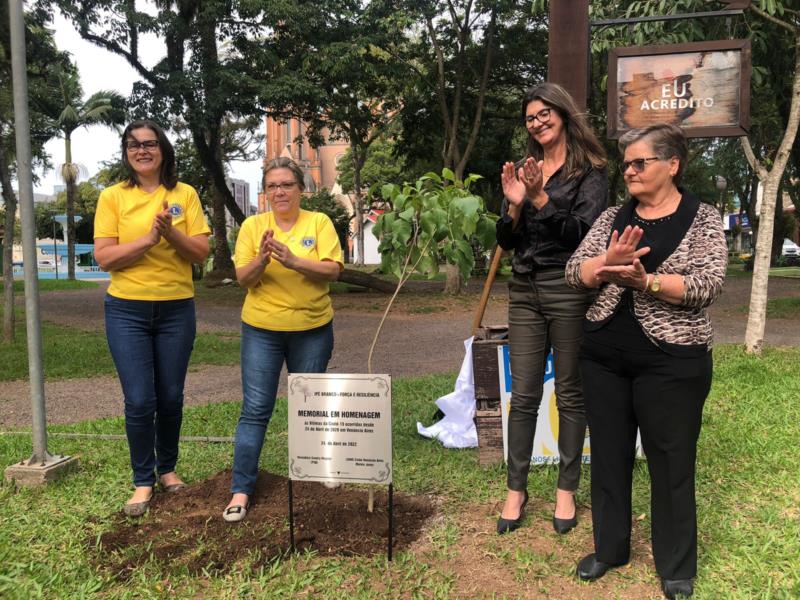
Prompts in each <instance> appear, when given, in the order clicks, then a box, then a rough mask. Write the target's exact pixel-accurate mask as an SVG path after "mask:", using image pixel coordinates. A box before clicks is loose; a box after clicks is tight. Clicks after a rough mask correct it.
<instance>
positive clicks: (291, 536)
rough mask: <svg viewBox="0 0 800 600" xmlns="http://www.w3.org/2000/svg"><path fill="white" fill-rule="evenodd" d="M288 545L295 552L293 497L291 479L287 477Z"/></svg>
mask: <svg viewBox="0 0 800 600" xmlns="http://www.w3.org/2000/svg"><path fill="white" fill-rule="evenodd" d="M289 545H290V547H291V549H292V552H295V551H296V550H295V547H294V498H293V496H292V479H291V478H289Z"/></svg>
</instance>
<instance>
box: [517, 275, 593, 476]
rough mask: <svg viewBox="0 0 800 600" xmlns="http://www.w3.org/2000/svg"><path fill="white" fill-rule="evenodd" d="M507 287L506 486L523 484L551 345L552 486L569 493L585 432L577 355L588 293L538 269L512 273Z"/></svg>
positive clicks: (578, 464)
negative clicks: (553, 401) (554, 460)
mask: <svg viewBox="0 0 800 600" xmlns="http://www.w3.org/2000/svg"><path fill="white" fill-rule="evenodd" d="M508 290H509V303H508V347H509V354H510V358H511V409H510V411H509V414H508V489H510V490H515V491H522V490H524V489H525V488H526V487H527V484H528V471H529V470H530V464H531V452H532V451H533V437H534V433H535V432H536V421H537V419H538V417H539V404H540V403H541V401H542V388H543V385H544V370H545V366H546V363H547V355H548V354H549V352H550V348H551V346H552V348H553V359H554V363H555V388H556V405H557V407H558V453H559V457H560V458H559V465H558V487H559V489H562V490H567V491H574V490H576V489H578V481H579V480H580V474H581V454H582V452H583V442H584V437H585V434H586V416H585V414H584V409H583V390H582V387H581V377H580V372H579V369H578V354H579V351H580V345H581V339H582V335H583V334H582V332H583V329H582V323H583V317H584V315H585V314H586V309H587V308H588V307H589V304H590V303H591V300H592V296H591V295H589V294H587V293H586V292H581V291H578V290H575V289H573V288H571V287H569V286H567V284H566V282H565V281H564V270H563V269H549V270H546V271H539V272H537V273H535V274H532V275H530V276H528V277H522V276H519V275H514V277H513V279H512V280H511V281H510V282H509V284H508Z"/></svg>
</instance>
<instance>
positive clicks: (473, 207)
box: [453, 196, 483, 217]
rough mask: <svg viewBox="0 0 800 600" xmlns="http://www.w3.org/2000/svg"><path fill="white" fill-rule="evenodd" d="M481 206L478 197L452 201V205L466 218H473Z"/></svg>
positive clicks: (464, 197) (481, 202)
mask: <svg viewBox="0 0 800 600" xmlns="http://www.w3.org/2000/svg"><path fill="white" fill-rule="evenodd" d="M482 204H483V200H481V198H479V197H478V196H463V197H461V198H456V199H455V200H454V201H453V205H454V206H455V207H456V208H457V209H458V210H459V211H461V213H462V214H463V215H464V216H466V217H472V216H474V215H475V214H476V213H477V212H478V210H480V208H481V205H482Z"/></svg>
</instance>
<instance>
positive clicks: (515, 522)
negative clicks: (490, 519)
mask: <svg viewBox="0 0 800 600" xmlns="http://www.w3.org/2000/svg"><path fill="white" fill-rule="evenodd" d="M526 504H528V490H525V499H524V500H523V501H522V506H520V507H519V516H518V517H517V518H516V519H504V518H503V517H500V518H499V519H497V535H503V534H504V533H511V532H512V531H514V530H516V529H519V528H520V525H522V519H523V518H524V516H525V505H526Z"/></svg>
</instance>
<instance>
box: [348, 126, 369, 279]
mask: <svg viewBox="0 0 800 600" xmlns="http://www.w3.org/2000/svg"><path fill="white" fill-rule="evenodd" d="M364 154H366V153H364ZM350 155H351V156H352V157H353V189H354V191H355V194H356V201H355V211H356V264H357V265H358V266H361V267H363V266H364V199H363V198H362V196H361V166H362V165H363V164H364V160H363V159H362V158H361V152H359V148H358V145H357V144H356V141H355V139H354V136H351V138H350Z"/></svg>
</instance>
